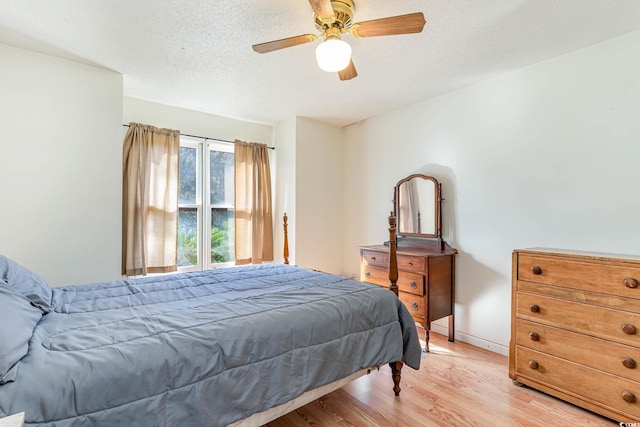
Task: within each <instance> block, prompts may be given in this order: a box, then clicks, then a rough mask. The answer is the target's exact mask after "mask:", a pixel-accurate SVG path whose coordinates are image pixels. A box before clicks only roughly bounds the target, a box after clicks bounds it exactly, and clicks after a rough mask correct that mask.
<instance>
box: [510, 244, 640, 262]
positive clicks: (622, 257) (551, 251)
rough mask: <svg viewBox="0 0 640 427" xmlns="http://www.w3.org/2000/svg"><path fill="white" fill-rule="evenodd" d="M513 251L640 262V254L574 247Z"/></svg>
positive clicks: (517, 250) (515, 251)
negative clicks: (593, 250) (582, 249)
mask: <svg viewBox="0 0 640 427" xmlns="http://www.w3.org/2000/svg"><path fill="white" fill-rule="evenodd" d="M513 252H514V253H518V254H531V255H562V256H563V257H567V258H579V259H592V260H604V261H628V262H633V263H640V256H638V255H625V254H612V253H604V252H588V251H576V250H572V249H555V248H527V249H515V250H514V251H513Z"/></svg>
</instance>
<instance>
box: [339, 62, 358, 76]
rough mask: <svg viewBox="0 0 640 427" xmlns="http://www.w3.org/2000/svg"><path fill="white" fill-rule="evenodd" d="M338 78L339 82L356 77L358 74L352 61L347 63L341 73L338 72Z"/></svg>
mask: <svg viewBox="0 0 640 427" xmlns="http://www.w3.org/2000/svg"><path fill="white" fill-rule="evenodd" d="M338 76H339V77H340V80H351V79H353V78H354V77H357V76H358V72H357V71H356V67H355V65H353V59H352V60H351V61H349V65H347V68H345V69H344V70H342V71H338Z"/></svg>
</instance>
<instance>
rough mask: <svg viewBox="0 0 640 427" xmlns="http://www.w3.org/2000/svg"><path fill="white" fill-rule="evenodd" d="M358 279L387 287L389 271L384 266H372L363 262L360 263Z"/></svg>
mask: <svg viewBox="0 0 640 427" xmlns="http://www.w3.org/2000/svg"><path fill="white" fill-rule="evenodd" d="M360 281H361V282H367V283H373V284H374V285H380V286H384V287H385V288H388V287H389V272H388V271H387V269H386V268H380V267H373V266H370V265H366V264H364V263H363V264H361V265H360Z"/></svg>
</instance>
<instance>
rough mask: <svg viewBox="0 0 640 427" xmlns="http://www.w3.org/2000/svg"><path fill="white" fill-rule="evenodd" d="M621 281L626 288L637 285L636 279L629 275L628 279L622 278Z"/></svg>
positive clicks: (632, 287)
mask: <svg viewBox="0 0 640 427" xmlns="http://www.w3.org/2000/svg"><path fill="white" fill-rule="evenodd" d="M623 283H624V285H625V286H626V287H627V288H631V289H634V288H637V287H638V281H637V280H636V279H633V278H631V277H630V278H628V279H624V281H623Z"/></svg>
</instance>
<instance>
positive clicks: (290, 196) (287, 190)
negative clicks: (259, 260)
mask: <svg viewBox="0 0 640 427" xmlns="http://www.w3.org/2000/svg"><path fill="white" fill-rule="evenodd" d="M275 141H276V142H275V145H276V166H275V167H276V169H275V171H276V178H275V179H276V185H275V188H274V192H275V195H274V208H273V211H274V214H275V220H274V222H273V224H274V230H273V231H274V233H273V239H274V245H273V251H274V253H273V255H274V259H275V261H276V262H278V261H280V260H282V261H284V257H283V248H284V237H283V236H284V230H283V227H282V217H283V215H284V214H285V213H286V214H287V217H288V221H287V222H288V227H287V235H288V240H289V263H290V264H292V265H295V264H296V119H295V118H294V117H292V118H291V119H289V120H286V121H284V122H282V123H280V124H278V126H276V128H275Z"/></svg>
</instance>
